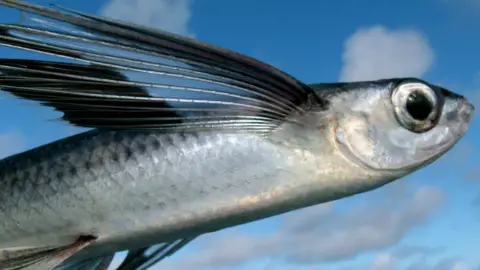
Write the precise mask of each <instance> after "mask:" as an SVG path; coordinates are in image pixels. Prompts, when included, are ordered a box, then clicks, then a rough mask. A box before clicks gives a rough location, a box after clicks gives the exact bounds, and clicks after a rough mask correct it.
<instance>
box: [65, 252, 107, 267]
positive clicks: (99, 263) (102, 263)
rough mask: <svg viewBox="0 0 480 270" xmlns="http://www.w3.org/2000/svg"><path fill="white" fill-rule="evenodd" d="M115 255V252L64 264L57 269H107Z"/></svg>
mask: <svg viewBox="0 0 480 270" xmlns="http://www.w3.org/2000/svg"><path fill="white" fill-rule="evenodd" d="M114 257H115V253H113V254H111V255H107V256H103V257H97V258H91V259H87V260H84V261H81V262H76V263H73V264H69V265H66V266H62V267H59V268H58V269H56V270H107V269H108V267H109V266H110V264H111V263H112V261H113V258H114Z"/></svg>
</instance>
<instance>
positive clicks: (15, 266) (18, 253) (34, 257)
mask: <svg viewBox="0 0 480 270" xmlns="http://www.w3.org/2000/svg"><path fill="white" fill-rule="evenodd" d="M93 241H95V238H94V237H92V236H82V237H80V238H79V239H78V240H77V241H76V242H75V243H73V244H70V245H66V246H60V247H45V248H31V249H17V250H14V251H3V252H2V255H1V257H0V269H2V270H51V269H54V268H55V267H56V266H58V265H59V264H61V263H62V262H63V261H65V260H66V259H67V258H69V257H70V256H72V255H73V254H75V253H77V252H78V251H80V250H81V249H83V248H84V247H86V246H88V245H90V244H91V243H93Z"/></svg>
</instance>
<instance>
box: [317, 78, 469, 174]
mask: <svg viewBox="0 0 480 270" xmlns="http://www.w3.org/2000/svg"><path fill="white" fill-rule="evenodd" d="M331 89H334V90H333V91H330V92H328V91H326V92H325V91H323V93H321V92H317V93H319V95H323V96H322V98H324V99H325V98H326V99H327V100H328V101H329V106H328V107H329V109H328V110H329V111H330V113H329V115H331V116H333V119H334V120H335V121H333V122H334V127H333V128H332V131H333V132H332V133H333V136H332V137H333V140H334V142H335V145H336V147H337V148H338V149H339V150H340V151H339V152H341V153H342V155H344V156H345V157H346V158H347V159H349V160H350V161H352V162H354V163H356V164H358V165H361V166H363V167H366V168H368V169H369V170H374V171H385V170H386V171H390V172H392V173H397V174H398V175H397V176H399V174H406V173H409V172H412V171H414V170H417V169H419V168H421V167H423V166H426V165H427V164H429V163H431V162H433V161H435V160H437V159H438V158H439V157H441V156H442V155H443V154H444V153H446V152H448V150H450V149H451V148H452V147H453V146H454V145H455V144H456V143H457V142H458V141H459V140H460V139H461V138H462V136H463V135H464V134H465V133H466V132H467V130H468V127H469V125H470V122H471V119H472V116H473V112H474V106H473V105H471V104H470V103H469V102H468V101H467V100H466V99H465V98H464V97H463V96H460V95H457V94H455V93H453V92H451V91H448V90H446V89H444V88H441V87H439V86H435V85H432V84H429V83H427V82H425V81H422V80H419V79H413V78H411V79H410V78H406V79H389V80H378V81H369V82H357V83H343V84H336V86H335V87H333V88H331Z"/></svg>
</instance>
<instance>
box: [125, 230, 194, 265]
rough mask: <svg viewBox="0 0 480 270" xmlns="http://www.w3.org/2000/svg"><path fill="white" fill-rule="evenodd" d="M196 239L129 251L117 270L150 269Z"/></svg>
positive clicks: (191, 238) (186, 239)
mask: <svg viewBox="0 0 480 270" xmlns="http://www.w3.org/2000/svg"><path fill="white" fill-rule="evenodd" d="M195 238H196V237H189V238H185V239H179V240H177V241H173V242H170V243H162V244H158V245H154V246H149V247H145V248H140V249H135V250H129V251H128V255H127V257H126V258H125V260H124V261H123V263H122V264H121V265H120V266H119V267H118V268H117V270H136V269H149V268H150V267H152V266H153V265H155V264H157V263H159V262H160V261H162V260H163V259H165V258H167V257H169V256H171V255H173V254H174V253H176V252H177V251H179V250H180V249H182V248H183V247H184V246H186V245H187V244H188V243H190V242H191V241H193V240H194V239H195Z"/></svg>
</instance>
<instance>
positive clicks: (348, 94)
mask: <svg viewBox="0 0 480 270" xmlns="http://www.w3.org/2000/svg"><path fill="white" fill-rule="evenodd" d="M0 5H5V6H9V7H13V8H16V9H19V10H22V11H26V12H31V13H34V14H37V15H39V16H42V18H43V19H42V20H35V21H36V22H37V23H38V22H39V23H40V24H41V25H40V26H38V25H33V26H24V25H18V24H0V45H3V46H8V47H12V48H18V49H22V50H27V51H33V52H38V53H42V54H47V55H53V56H57V57H59V58H67V59H70V60H73V62H74V63H70V62H62V61H45V60H30V59H3V58H2V59H0V90H2V91H4V92H8V93H10V94H12V95H14V96H15V97H18V98H23V99H28V100H34V101H37V102H40V103H41V104H42V105H45V106H49V107H51V108H54V109H55V110H57V111H60V112H62V113H63V117H62V119H63V120H64V121H66V122H69V123H70V124H73V125H77V126H83V127H88V128H94V129H93V130H91V131H88V132H85V133H81V134H78V135H75V136H72V137H68V138H65V139H62V140H59V141H56V142H53V143H50V144H47V145H44V146H41V147H38V148H35V149H32V150H29V151H26V152H23V153H20V154H17V155H14V156H11V157H8V158H6V159H4V160H2V161H0V251H2V252H1V253H0V269H24V270H27V269H36V270H40V269H42V270H43V269H52V268H53V267H56V266H62V263H63V266H65V265H67V266H66V267H67V269H77V268H78V267H77V266H78V265H79V264H77V263H78V262H80V261H82V260H85V259H86V261H83V262H81V263H84V264H83V265H92V264H96V263H97V262H103V263H105V262H106V261H109V260H111V258H112V254H113V253H114V252H116V251H120V250H125V249H128V250H132V249H136V248H142V247H148V246H150V245H154V244H157V243H162V242H163V243H168V244H169V246H171V247H172V250H173V251H171V252H170V253H169V254H171V253H172V252H175V250H178V249H180V248H181V247H182V246H183V245H184V244H185V243H188V242H189V241H191V240H192V239H194V238H195V237H196V236H198V235H202V234H204V233H208V232H213V231H217V230H221V229H224V228H228V227H231V226H235V225H239V224H243V223H247V222H251V221H255V220H260V219H263V218H267V217H270V216H274V215H278V214H282V213H285V212H288V211H292V210H296V209H300V208H303V207H307V206H311V205H315V204H319V203H322V202H327V201H332V200H337V199H341V198H344V197H347V196H351V195H355V194H358V193H361V192H366V191H369V190H372V189H375V188H378V187H380V186H383V185H385V184H387V183H389V182H391V181H394V180H396V179H399V178H401V177H403V176H405V175H407V174H409V173H411V172H414V171H416V170H419V169H420V168H422V167H424V166H426V165H427V164H429V163H431V162H434V161H435V160H437V159H438V158H440V157H441V156H443V154H445V153H447V152H448V151H449V150H450V149H451V148H452V147H453V146H454V145H455V144H456V143H457V142H458V141H459V140H460V139H461V137H462V136H463V135H464V134H465V132H467V130H468V127H469V125H470V121H471V118H472V115H473V111H474V108H473V106H472V105H471V104H469V103H468V101H467V100H466V99H465V98H464V97H462V96H460V95H457V94H455V93H453V92H451V91H448V90H446V89H444V88H442V87H440V86H436V85H434V84H430V83H428V82H426V81H423V80H420V79H415V78H392V79H384V80H376V81H367V82H350V83H323V84H315V85H307V84H304V83H302V82H300V81H299V80H297V79H295V78H293V77H292V76H290V75H288V74H286V73H284V72H282V71H280V70H278V69H275V68H274V67H272V66H269V65H267V64H265V63H262V62H259V61H258V60H255V59H253V58H249V57H247V56H244V55H240V54H237V53H234V52H231V51H228V50H225V49H222V48H218V47H215V46H211V45H208V44H204V43H201V42H198V41H195V40H191V39H188V38H185V37H181V36H176V35H173V34H170V33H166V32H162V31H156V30H153V29H148V28H144V27H140V26H135V25H130V24H126V23H124V22H119V21H114V20H109V19H106V18H102V17H97V16H94V15H89V14H84V13H80V12H77V11H72V10H68V9H63V10H61V11H58V10H54V9H49V8H45V7H42V6H37V5H33V4H29V3H26V2H23V1H18V0H0ZM58 22H60V24H61V26H58ZM127 72H130V73H134V74H133V75H141V76H140V77H141V79H139V80H137V81H135V80H134V79H130V78H127V76H126V73H127ZM132 77H134V76H132ZM159 78H160V79H167V80H166V81H161V80H160V82H158V81H156V79H159ZM150 79H151V80H150ZM178 240H182V241H183V242H182V243H179V242H178V243H177V241H178ZM165 256H166V255H165ZM165 256H163V257H165ZM98 257H100V258H98ZM91 258H94V259H95V260H93V261H88V259H91ZM102 258H103V259H102ZM65 260H67V261H66V262H65V263H64V261H65ZM146 260H148V258H147V259H146ZM68 265H73V266H72V267H73V268H68ZM75 267H77V268H75ZM137 268H138V264H136V263H132V265H131V266H129V267H127V268H124V269H137Z"/></svg>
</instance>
